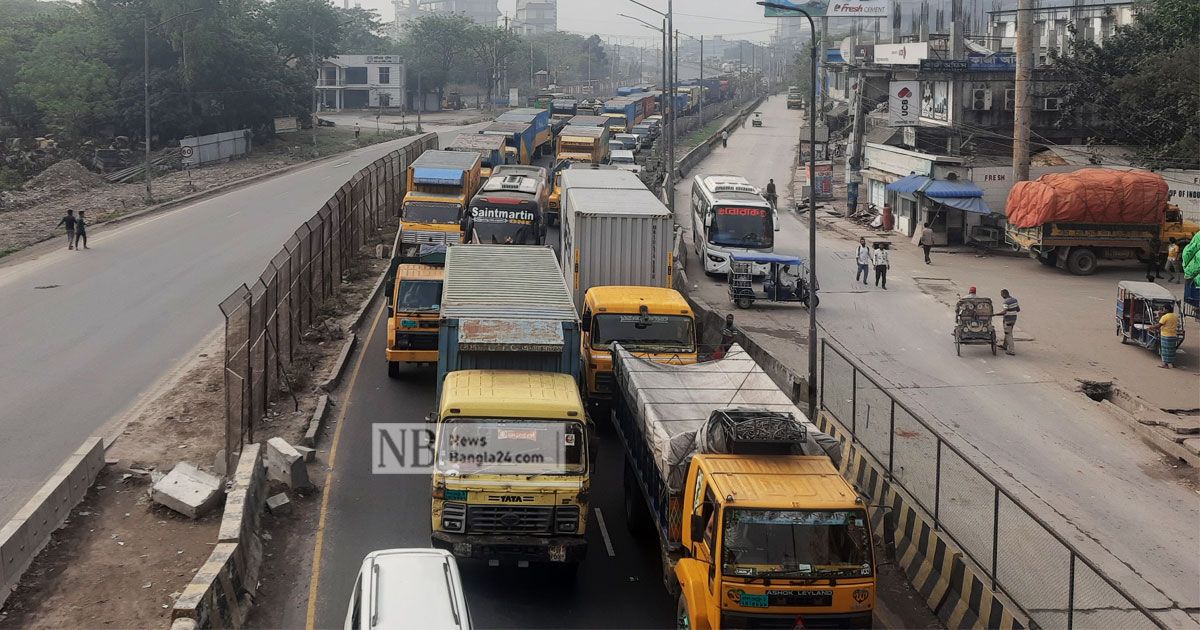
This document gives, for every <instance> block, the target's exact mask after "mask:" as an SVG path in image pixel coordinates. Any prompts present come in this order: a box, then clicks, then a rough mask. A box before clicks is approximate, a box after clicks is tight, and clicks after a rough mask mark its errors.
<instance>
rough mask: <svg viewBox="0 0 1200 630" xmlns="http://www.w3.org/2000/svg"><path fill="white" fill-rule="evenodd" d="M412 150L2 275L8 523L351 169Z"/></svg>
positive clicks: (0, 464) (333, 161) (153, 219)
mask: <svg viewBox="0 0 1200 630" xmlns="http://www.w3.org/2000/svg"><path fill="white" fill-rule="evenodd" d="M456 133H457V131H454V130H448V131H445V132H443V133H441V134H440V135H441V137H442V140H443V142H446V141H448V140H449V139H450V138H452V137H453V136H454V135H455V134H456ZM407 142H408V140H397V141H393V142H389V143H383V144H378V145H374V146H371V147H366V148H363V149H359V150H356V151H353V152H350V153H346V154H342V155H339V156H335V157H332V158H330V159H327V160H324V161H322V162H319V163H317V164H314V165H312V166H308V167H306V168H302V169H300V170H297V171H292V172H290V173H287V174H285V175H281V176H279V177H274V178H269V179H266V180H263V181H260V182H258V183H255V184H253V185H249V186H246V187H244V188H240V189H238V190H234V191H231V192H228V193H225V194H222V195H219V196H216V197H212V198H209V199H206V200H203V201H199V202H196V203H194V204H190V205H187V206H183V207H180V208H177V209H173V210H170V211H167V212H161V213H158V214H154V215H151V216H148V217H146V218H143V219H140V220H136V221H133V222H130V223H126V224H120V225H117V226H114V227H112V228H111V229H106V228H104V227H103V226H97V227H96V229H95V230H94V232H93V233H92V234H91V243H90V245H91V250H89V251H81V252H77V251H67V250H66V249H64V248H55V247H53V246H52V245H41V246H35V249H34V250H33V251H32V252H29V253H27V254H17V255H16V256H14V257H13V259H12V260H11V261H5V262H4V263H3V264H0V331H3V333H0V365H3V366H4V369H3V371H0V401H3V404H2V405H0V522H3V521H5V520H7V519H8V518H9V517H11V516H12V515H13V514H14V513H15V512H16V511H17V509H19V508H20V506H21V505H22V504H23V503H24V502H25V501H26V500H27V499H28V498H29V496H31V495H32V494H33V492H34V491H35V490H36V488H38V487H39V486H40V485H41V484H42V483H43V482H44V481H45V480H46V478H47V477H49V475H50V474H51V473H52V472H53V471H54V470H55V469H56V468H57V467H58V466H59V464H61V463H62V461H63V460H64V459H66V457H67V456H68V455H70V454H71V453H72V452H73V451H74V450H75V449H76V448H78V447H79V445H80V444H81V443H82V442H83V440H84V439H85V438H87V437H88V436H90V435H93V434H95V433H96V432H97V431H98V430H100V429H101V428H102V427H104V425H105V424H106V423H109V422H110V421H111V420H113V419H114V418H118V417H120V416H121V415H122V414H123V413H124V412H126V411H127V410H128V409H129V408H130V407H131V406H132V405H133V404H135V402H136V401H137V399H138V397H139V396H140V395H141V394H142V393H143V392H145V391H147V390H148V389H150V388H151V386H152V385H153V384H155V383H156V382H157V381H158V380H159V379H160V378H162V377H163V375H164V374H168V373H170V372H171V371H172V370H173V368H175V367H176V366H177V365H179V364H180V363H181V361H182V360H185V359H187V358H190V356H191V351H192V349H193V348H195V347H196V345H197V344H198V343H199V342H200V341H201V340H202V339H203V338H204V337H205V336H206V335H208V334H210V333H211V332H212V331H213V330H214V329H215V328H216V327H218V326H219V325H221V323H222V321H223V319H222V317H221V312H220V311H219V310H218V308H217V304H218V303H220V301H221V300H223V299H225V297H226V296H228V295H229V293H230V291H232V290H233V289H234V287H235V286H236V285H237V284H238V283H241V282H243V281H245V282H251V281H252V280H254V279H255V278H256V277H257V274H258V273H260V272H261V270H262V268H263V266H264V265H266V263H267V262H268V260H270V257H271V256H273V255H274V254H275V252H277V251H278V250H279V248H280V247H281V246H282V245H283V242H284V241H285V240H286V239H287V238H288V236H289V235H291V233H292V232H293V231H294V230H295V229H296V227H297V226H298V225H299V224H300V223H301V222H302V221H304V220H307V219H308V218H309V217H311V216H312V215H313V213H314V212H316V210H317V209H318V208H319V207H320V205H321V204H322V203H324V201H325V200H326V199H328V198H329V196H330V195H332V194H333V192H334V191H335V190H337V188H338V187H339V186H341V185H342V184H343V183H345V182H346V180H347V179H349V178H350V176H351V175H352V174H353V173H354V172H355V171H357V170H358V169H360V168H362V167H363V166H366V165H367V164H369V163H370V162H372V161H374V160H375V159H378V158H379V157H381V156H383V155H385V154H387V153H388V152H389V151H391V150H393V149H395V148H397V147H398V146H402V145H403V144H405V143H407ZM58 243H59V240H58V239H55V240H54V241H53V245H57V244H58Z"/></svg>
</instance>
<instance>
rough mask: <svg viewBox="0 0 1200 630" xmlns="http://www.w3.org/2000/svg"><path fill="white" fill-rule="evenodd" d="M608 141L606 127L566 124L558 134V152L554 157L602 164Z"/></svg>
mask: <svg viewBox="0 0 1200 630" xmlns="http://www.w3.org/2000/svg"><path fill="white" fill-rule="evenodd" d="M576 118H578V116H576ZM608 141H609V132H608V128H606V127H578V126H575V125H568V126H567V127H564V128H563V130H562V131H561V132H559V134H558V152H557V154H556V155H555V159H556V160H559V161H561V160H569V161H572V162H586V163H590V164H603V163H604V162H605V161H607V159H608Z"/></svg>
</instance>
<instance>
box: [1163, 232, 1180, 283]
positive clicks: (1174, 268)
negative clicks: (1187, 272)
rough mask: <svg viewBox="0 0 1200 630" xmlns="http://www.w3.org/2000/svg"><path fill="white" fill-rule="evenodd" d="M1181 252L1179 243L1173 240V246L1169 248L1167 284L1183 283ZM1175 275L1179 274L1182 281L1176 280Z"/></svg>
mask: <svg viewBox="0 0 1200 630" xmlns="http://www.w3.org/2000/svg"><path fill="white" fill-rule="evenodd" d="M1181 250H1182V248H1181V247H1180V246H1179V241H1177V240H1175V239H1171V245H1170V247H1168V248H1167V282H1181V281H1182V279H1183V267H1181V266H1180V265H1179V254H1180V253H1181ZM1175 274H1179V278H1180V280H1178V281H1177V280H1175Z"/></svg>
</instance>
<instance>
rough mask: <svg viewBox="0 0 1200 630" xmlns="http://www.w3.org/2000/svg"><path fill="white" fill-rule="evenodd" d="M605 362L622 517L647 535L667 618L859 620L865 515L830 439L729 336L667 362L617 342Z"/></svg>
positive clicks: (866, 567) (872, 581)
mask: <svg viewBox="0 0 1200 630" xmlns="http://www.w3.org/2000/svg"><path fill="white" fill-rule="evenodd" d="M613 367H614V373H615V376H616V382H617V390H618V394H617V396H616V398H615V399H614V401H613V413H612V418H613V421H614V423H615V425H616V431H617V435H618V438H619V440H620V442H621V444H622V446H623V447H624V448H625V473H624V491H625V509H626V518H627V522H628V523H629V526H630V528H631V530H633V531H635V532H637V533H651V532H652V533H653V534H654V535H657V538H658V541H659V545H660V550H661V552H662V555H663V567H664V570H663V580H664V583H665V584H666V587H667V589H668V591H669V592H670V593H671V594H672V595H674V596H676V597H677V598H678V599H677V604H676V610H677V615H678V616H677V619H678V625H679V627H688V628H747V627H767V626H770V627H775V626H777V625H778V626H779V627H797V628H801V627H803V628H812V627H833V626H845V627H863V628H866V627H870V625H871V613H872V609H873V608H874V602H875V590H876V578H875V574H876V564H875V558H874V551H873V548H872V544H871V529H870V518H869V516H868V513H867V509H866V505H865V504H864V502H863V500H862V499H861V498H860V497H859V496H858V495H857V494H856V493H855V491H854V489H853V488H852V487H851V486H850V484H849V483H847V482H846V480H845V479H843V478H842V476H841V475H840V474H839V472H838V469H837V463H838V462H839V461H840V458H841V452H840V448H839V444H838V442H837V440H835V439H833V438H831V437H830V436H828V435H825V434H823V433H821V432H820V430H819V429H817V427H816V426H814V425H813V424H812V423H811V422H809V420H808V419H807V418H805V417H804V414H803V413H801V411H800V410H799V409H798V408H796V406H795V405H794V404H792V401H791V400H790V399H789V398H788V397H787V396H786V395H784V394H783V392H781V391H779V389H778V388H777V387H776V386H775V384H774V382H772V381H771V379H770V377H769V376H768V375H767V374H766V373H765V372H763V370H762V369H761V368H760V367H759V366H758V365H757V364H756V363H755V362H754V360H753V359H751V358H750V356H749V355H748V354H747V353H746V352H745V351H744V350H743V349H742V348H741V347H740V346H737V345H734V346H732V347H731V348H730V349H729V352H728V353H727V355H726V356H725V358H723V359H720V360H716V361H709V362H704V363H697V364H694V365H669V364H662V363H656V362H652V361H647V360H644V359H640V358H637V357H636V356H634V355H633V354H632V353H630V352H629V351H628V350H627V349H625V348H624V347H622V346H620V345H619V344H618V345H617V346H616V348H615V350H614V366H613ZM831 458H832V459H831Z"/></svg>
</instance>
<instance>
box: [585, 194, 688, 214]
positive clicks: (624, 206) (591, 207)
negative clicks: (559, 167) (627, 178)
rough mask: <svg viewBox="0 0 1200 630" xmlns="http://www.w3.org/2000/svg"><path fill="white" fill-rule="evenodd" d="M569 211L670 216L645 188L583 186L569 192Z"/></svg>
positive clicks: (669, 212) (664, 207) (656, 198)
mask: <svg viewBox="0 0 1200 630" xmlns="http://www.w3.org/2000/svg"><path fill="white" fill-rule="evenodd" d="M571 212H572V214H575V213H582V214H587V215H601V214H603V215H636V216H652V217H670V216H671V211H670V210H668V209H667V207H666V206H664V205H663V203H662V202H661V201H659V200H658V197H656V196H654V193H652V192H650V191H649V190H646V189H645V188H643V189H641V190H613V189H595V188H583V189H576V190H575V191H573V192H572V193H571Z"/></svg>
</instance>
